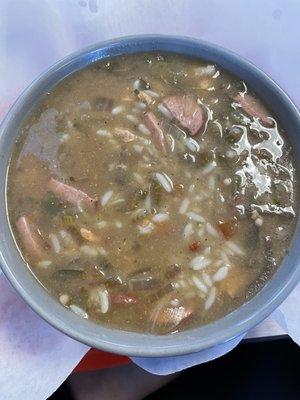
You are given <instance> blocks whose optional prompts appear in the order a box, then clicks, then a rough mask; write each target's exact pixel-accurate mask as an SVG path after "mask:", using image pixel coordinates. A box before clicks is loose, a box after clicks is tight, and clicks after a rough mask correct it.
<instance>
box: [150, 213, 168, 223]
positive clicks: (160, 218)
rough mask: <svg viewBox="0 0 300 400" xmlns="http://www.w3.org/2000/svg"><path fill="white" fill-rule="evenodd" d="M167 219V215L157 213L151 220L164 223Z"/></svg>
mask: <svg viewBox="0 0 300 400" xmlns="http://www.w3.org/2000/svg"><path fill="white" fill-rule="evenodd" d="M168 219H169V215H168V214H167V213H158V214H156V215H154V217H153V218H152V221H153V222H165V221H167V220H168Z"/></svg>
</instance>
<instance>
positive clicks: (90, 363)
mask: <svg viewBox="0 0 300 400" xmlns="http://www.w3.org/2000/svg"><path fill="white" fill-rule="evenodd" d="M130 362H131V360H130V358H128V357H125V356H118V355H116V354H111V353H105V352H104V351H100V350H96V349H91V350H90V351H89V352H88V353H87V354H86V355H85V356H84V357H83V359H82V360H81V361H80V363H79V364H78V365H77V367H76V368H75V370H74V371H75V372H84V371H93V370H97V369H104V368H110V367H115V366H117V365H124V364H129V363H130Z"/></svg>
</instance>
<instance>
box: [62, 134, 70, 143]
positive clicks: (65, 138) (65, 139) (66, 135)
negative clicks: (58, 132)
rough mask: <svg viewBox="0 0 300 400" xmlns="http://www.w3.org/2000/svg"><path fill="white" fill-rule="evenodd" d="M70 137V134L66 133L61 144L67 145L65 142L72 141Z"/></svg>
mask: <svg viewBox="0 0 300 400" xmlns="http://www.w3.org/2000/svg"><path fill="white" fill-rule="evenodd" d="M70 137H71V136H70V135H69V134H68V133H64V134H63V135H62V137H61V138H60V142H61V143H65V142H67V141H68V140H69V139H70Z"/></svg>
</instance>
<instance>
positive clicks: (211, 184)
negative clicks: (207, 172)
mask: <svg viewBox="0 0 300 400" xmlns="http://www.w3.org/2000/svg"><path fill="white" fill-rule="evenodd" d="M215 185H216V180H215V177H214V176H213V175H211V176H210V177H209V178H208V188H209V190H211V191H213V190H214V188H215Z"/></svg>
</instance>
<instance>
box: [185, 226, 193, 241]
mask: <svg viewBox="0 0 300 400" xmlns="http://www.w3.org/2000/svg"><path fill="white" fill-rule="evenodd" d="M193 232H194V228H193V225H192V224H191V223H188V224H186V226H185V227H184V230H183V236H184V237H185V238H186V239H187V238H189V237H190V236H191V234H192V233H193Z"/></svg>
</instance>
